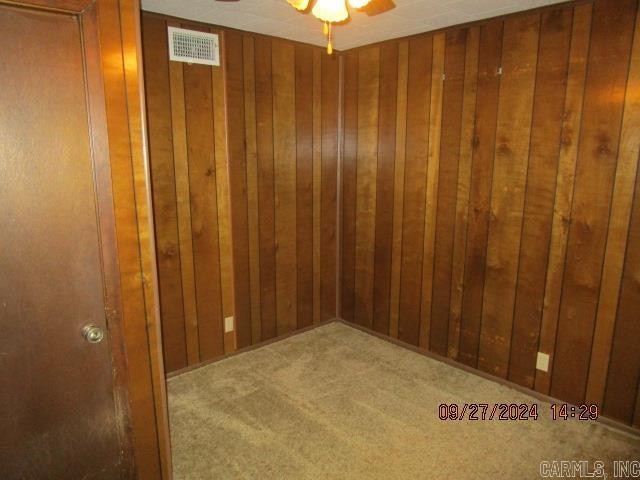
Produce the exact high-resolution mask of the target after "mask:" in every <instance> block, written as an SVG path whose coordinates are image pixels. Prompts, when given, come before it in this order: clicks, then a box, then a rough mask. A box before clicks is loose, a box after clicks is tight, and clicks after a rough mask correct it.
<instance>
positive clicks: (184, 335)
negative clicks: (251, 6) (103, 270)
mask: <svg viewBox="0 0 640 480" xmlns="http://www.w3.org/2000/svg"><path fill="white" fill-rule="evenodd" d="M169 25H170V26H176V27H182V26H185V27H186V26H188V27H189V28H193V27H194V26H193V25H188V24H182V23H180V22H177V21H174V20H167V19H165V18H160V17H157V16H151V15H146V14H144V15H143V20H142V27H143V53H144V61H145V87H146V95H147V118H148V137H149V156H150V164H151V179H152V187H153V205H154V218H155V229H156V232H155V234H156V243H157V258H158V277H159V287H160V308H161V314H162V332H163V333H162V340H163V350H164V361H165V366H166V369H167V371H168V372H171V371H174V370H177V369H180V368H183V367H186V366H187V365H192V364H196V363H198V362H200V361H202V360H207V359H209V358H213V357H216V356H219V355H222V354H224V353H225V352H229V351H233V350H234V349H235V341H234V337H233V335H227V336H225V334H224V328H223V322H224V318H225V317H228V316H233V311H234V307H233V280H232V276H233V267H232V257H231V227H230V213H229V181H228V174H227V155H226V148H227V146H226V118H225V97H224V69H223V68H221V67H220V68H218V67H216V68H214V67H210V66H206V65H198V64H191V65H190V64H185V63H178V62H169V54H168V43H167V26H169ZM195 28H196V29H198V30H206V31H213V32H214V33H218V34H221V33H222V32H220V31H219V30H215V29H209V28H204V29H203V28H202V27H201V26H199V25H198V26H195Z"/></svg>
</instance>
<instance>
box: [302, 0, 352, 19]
mask: <svg viewBox="0 0 640 480" xmlns="http://www.w3.org/2000/svg"><path fill="white" fill-rule="evenodd" d="M311 13H313V15H314V16H315V17H316V18H318V19H319V20H322V21H323V22H331V23H337V22H342V21H343V20H346V19H347V18H348V17H349V12H348V11H347V5H346V4H345V0H318V1H317V2H316V4H315V6H314V7H313V10H311Z"/></svg>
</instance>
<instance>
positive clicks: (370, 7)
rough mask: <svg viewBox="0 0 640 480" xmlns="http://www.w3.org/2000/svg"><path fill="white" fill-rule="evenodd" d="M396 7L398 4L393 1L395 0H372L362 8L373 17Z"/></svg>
mask: <svg viewBox="0 0 640 480" xmlns="http://www.w3.org/2000/svg"><path fill="white" fill-rule="evenodd" d="M394 8H396V4H395V3H393V0H371V2H369V3H368V4H367V5H366V6H365V7H363V8H362V11H363V12H364V13H366V14H367V15H369V16H370V17H373V16H374V15H379V14H381V13H384V12H388V11H389V10H393V9H394Z"/></svg>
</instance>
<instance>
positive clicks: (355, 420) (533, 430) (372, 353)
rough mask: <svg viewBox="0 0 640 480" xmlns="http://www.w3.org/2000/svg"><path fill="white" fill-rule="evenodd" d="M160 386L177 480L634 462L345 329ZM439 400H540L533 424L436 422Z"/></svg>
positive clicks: (472, 474)
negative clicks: (533, 407) (529, 409)
mask: <svg viewBox="0 0 640 480" xmlns="http://www.w3.org/2000/svg"><path fill="white" fill-rule="evenodd" d="M168 389H169V409H170V418H171V439H172V449H173V468H174V473H175V479H176V480H183V479H193V480H195V479H216V480H218V479H296V480H297V479H456V480H460V479H516V478H517V479H529V478H540V473H539V469H540V461H553V460H589V461H591V463H590V464H589V467H590V468H591V469H592V468H593V461H596V460H602V461H605V462H607V468H608V472H609V478H611V477H612V476H613V475H612V473H613V470H612V467H611V466H610V462H611V461H612V460H640V440H639V439H638V438H634V437H632V436H629V435H627V434H623V433H620V432H618V431H615V430H613V429H610V428H608V427H605V426H603V425H601V424H598V423H592V422H584V421H582V422H581V421H578V420H569V421H553V420H551V411H550V408H549V404H546V403H543V402H540V401H539V400H536V399H535V398H533V397H529V396H527V395H524V394H522V393H520V392H518V391H516V390H512V389H510V388H508V387H505V386H502V385H499V384H497V383H494V382H492V381H489V380H485V379H482V378H480V377H478V376H475V375H472V374H469V373H466V372H463V371H461V370H459V369H456V368H453V367H450V366H448V365H444V364H442V363H440V362H437V361H435V360H431V359H429V358H426V357H424V356H422V355H419V354H417V353H414V352H412V351H409V350H406V349H404V348H401V347H398V346H395V345H392V344H390V343H388V342H385V341H383V340H380V339H378V338H376V337H373V336H371V335H369V334H366V333H363V332H361V331H359V330H356V329H353V328H351V327H349V326H346V325H344V324H341V323H331V324H328V325H325V326H322V327H320V328H317V329H314V330H311V331H308V332H305V333H302V334H300V335H296V336H293V337H290V338H288V339H286V340H283V341H280V342H276V343H273V344H271V345H268V346H265V347H262V348H259V349H257V350H254V351H250V352H247V353H243V354H240V355H237V356H234V357H231V358H228V359H226V360H223V361H220V362H217V363H214V364H211V365H208V366H206V367H203V368H200V369H197V370H194V371H192V372H189V373H186V374H183V375H180V376H177V377H174V378H172V379H170V380H169V382H168ZM441 403H447V404H451V403H458V404H464V403H488V404H490V405H493V404H494V403H518V404H520V403H529V404H530V403H537V404H538V406H539V419H538V420H537V421H534V420H524V421H498V420H492V421H490V420H486V421H469V420H466V419H465V420H462V421H460V420H455V421H442V420H440V419H439V418H438V405H439V404H441ZM487 415H488V414H487ZM551 465H552V466H554V465H557V464H551Z"/></svg>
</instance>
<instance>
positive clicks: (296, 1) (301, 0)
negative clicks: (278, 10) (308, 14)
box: [287, 0, 309, 11]
mask: <svg viewBox="0 0 640 480" xmlns="http://www.w3.org/2000/svg"><path fill="white" fill-rule="evenodd" d="M287 2H288V3H289V5H291V6H292V7H293V8H295V9H296V10H300V11H302V10H306V9H307V7H308V6H309V0H287Z"/></svg>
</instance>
